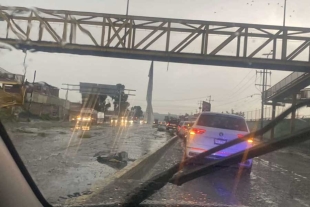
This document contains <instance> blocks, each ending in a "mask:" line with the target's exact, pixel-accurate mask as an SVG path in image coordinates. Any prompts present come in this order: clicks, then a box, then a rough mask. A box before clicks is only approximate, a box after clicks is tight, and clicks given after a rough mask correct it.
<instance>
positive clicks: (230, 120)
mask: <svg viewBox="0 0 310 207" xmlns="http://www.w3.org/2000/svg"><path fill="white" fill-rule="evenodd" d="M197 125H199V126H205V127H214V128H220V129H230V130H237V131H245V132H247V131H248V129H247V126H246V123H245V120H244V119H242V118H238V117H232V116H225V115H217V114H201V116H200V117H199V120H198V122H197Z"/></svg>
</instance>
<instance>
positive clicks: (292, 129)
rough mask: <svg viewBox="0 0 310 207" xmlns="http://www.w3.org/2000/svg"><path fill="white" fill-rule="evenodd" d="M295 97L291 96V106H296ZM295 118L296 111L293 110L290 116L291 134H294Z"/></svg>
mask: <svg viewBox="0 0 310 207" xmlns="http://www.w3.org/2000/svg"><path fill="white" fill-rule="evenodd" d="M296 96H297V94H293V97H292V106H295V105H296ZM295 117H296V110H294V111H293V112H292V116H291V133H293V132H294V130H295Z"/></svg>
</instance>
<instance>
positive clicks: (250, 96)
mask: <svg viewBox="0 0 310 207" xmlns="http://www.w3.org/2000/svg"><path fill="white" fill-rule="evenodd" d="M253 95H254V94H252V95H249V96H246V97H243V98H241V99H238V100H235V101H230V102H227V103H225V104H221V105H216V106H214V107H219V106H224V105H227V104H231V103H235V102H238V101H242V100H244V99H247V98H252V96H253Z"/></svg>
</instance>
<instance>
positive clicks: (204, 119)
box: [186, 112, 253, 173]
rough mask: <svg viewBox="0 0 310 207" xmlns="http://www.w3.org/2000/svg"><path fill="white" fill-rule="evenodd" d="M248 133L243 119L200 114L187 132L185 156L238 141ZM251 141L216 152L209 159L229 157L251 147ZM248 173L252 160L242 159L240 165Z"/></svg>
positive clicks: (205, 113)
mask: <svg viewBox="0 0 310 207" xmlns="http://www.w3.org/2000/svg"><path fill="white" fill-rule="evenodd" d="M248 133H249V128H248V126H247V124H246V121H245V119H244V118H243V117H241V116H237V115H232V114H223V113H213V112H202V113H201V114H200V115H199V117H198V118H197V120H196V122H195V123H194V125H193V126H192V128H191V130H190V131H189V132H188V136H187V139H186V156H187V157H193V156H195V155H197V154H199V153H201V152H204V151H207V150H209V149H212V148H214V147H216V146H218V145H221V144H224V143H226V142H228V141H231V140H233V139H238V138H241V137H243V136H244V135H246V134H248ZM252 142H253V140H252V139H249V140H248V141H247V142H242V143H239V144H237V145H234V146H231V147H229V148H226V149H224V150H222V151H219V152H216V153H214V154H212V155H211V156H209V157H208V158H210V159H219V158H222V157H226V156H229V155H231V154H234V153H236V152H240V151H242V150H244V149H247V148H250V147H251V146H252ZM239 165H242V166H243V167H244V168H245V169H246V171H247V172H248V173H250V172H251V169H252V159H248V160H247V159H246V158H245V159H244V162H242V163H240V164H239Z"/></svg>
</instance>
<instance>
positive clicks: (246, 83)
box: [219, 74, 255, 102]
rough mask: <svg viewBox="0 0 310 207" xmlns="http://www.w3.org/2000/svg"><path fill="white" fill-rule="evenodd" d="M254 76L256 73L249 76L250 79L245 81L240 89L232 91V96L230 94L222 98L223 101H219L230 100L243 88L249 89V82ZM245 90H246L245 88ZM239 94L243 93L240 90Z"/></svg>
mask: <svg viewBox="0 0 310 207" xmlns="http://www.w3.org/2000/svg"><path fill="white" fill-rule="evenodd" d="M254 77H255V74H254V75H253V76H252V77H251V78H249V79H248V81H247V82H245V83H244V84H243V85H242V86H241V87H240V88H239V89H238V90H236V91H235V92H233V93H231V94H230V96H229V97H228V98H227V99H225V100H221V101H219V102H222V101H227V100H230V99H231V98H232V97H234V96H235V94H236V93H238V92H239V91H240V90H241V89H247V86H248V83H249V82H250V81H251V80H252V79H253V78H254ZM243 91H244V90H243ZM243 91H242V92H243ZM239 94H241V93H240V92H239ZM237 96H238V95H237Z"/></svg>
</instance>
